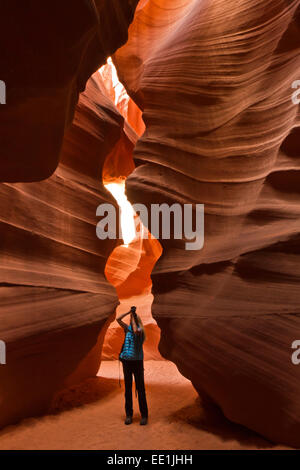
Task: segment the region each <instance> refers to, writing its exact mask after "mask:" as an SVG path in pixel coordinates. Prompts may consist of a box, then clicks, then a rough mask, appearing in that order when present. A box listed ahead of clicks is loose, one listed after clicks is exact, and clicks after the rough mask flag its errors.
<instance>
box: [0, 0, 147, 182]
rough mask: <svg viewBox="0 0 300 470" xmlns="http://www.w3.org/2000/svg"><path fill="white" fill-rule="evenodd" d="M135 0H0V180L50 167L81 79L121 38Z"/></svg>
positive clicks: (42, 174) (28, 176) (47, 171)
mask: <svg viewBox="0 0 300 470" xmlns="http://www.w3.org/2000/svg"><path fill="white" fill-rule="evenodd" d="M137 3H138V0H67V1H63V2H62V1H60V0H52V1H51V2H46V5H45V2H41V1H39V0H25V1H23V2H19V0H2V2H1V18H2V27H1V31H0V43H1V60H0V80H3V81H5V84H6V89H7V99H6V102H7V104H6V105H5V106H1V109H0V122H1V130H0V181H7V182H20V181H40V180H43V179H45V178H48V177H49V176H50V175H52V173H53V172H54V171H55V169H56V167H57V165H58V162H59V159H60V152H61V148H62V143H63V138H64V132H65V130H66V129H67V128H68V127H69V126H70V124H71V122H72V119H73V116H74V111H75V106H76V103H77V101H78V97H79V93H80V92H82V91H83V90H84V88H85V85H86V82H87V80H88V78H89V77H90V76H91V75H92V73H94V72H95V71H96V70H97V69H98V68H99V67H100V66H101V65H102V64H104V63H105V62H106V58H107V57H108V56H110V55H111V54H112V53H113V52H114V51H115V50H116V49H117V48H118V47H120V46H121V45H122V44H124V43H125V42H126V40H127V30H128V26H129V24H130V22H131V21H132V19H133V14H134V11H135V7H136V5H137Z"/></svg>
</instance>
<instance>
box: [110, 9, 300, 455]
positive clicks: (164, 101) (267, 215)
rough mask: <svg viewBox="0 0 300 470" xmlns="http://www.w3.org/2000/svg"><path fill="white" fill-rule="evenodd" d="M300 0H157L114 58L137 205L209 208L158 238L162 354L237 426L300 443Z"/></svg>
mask: <svg viewBox="0 0 300 470" xmlns="http://www.w3.org/2000/svg"><path fill="white" fill-rule="evenodd" d="M299 7H300V1H299V0H292V1H285V0H256V1H255V2H252V1H249V0H241V1H240V2H236V1H235V0H226V1H224V0H213V1H212V0H204V1H201V2H200V1H197V0H155V1H154V0H153V1H152V0H148V1H146V2H143V4H141V5H140V8H139V10H138V11H137V14H136V16H135V20H134V22H133V24H132V25H131V27H130V29H129V41H128V42H127V44H126V45H125V46H124V47H123V48H121V49H120V50H119V51H117V53H116V54H115V55H114V62H115V64H116V66H117V70H118V73H119V77H120V79H121V81H122V82H123V83H124V84H125V86H126V89H127V91H128V93H129V94H130V95H131V97H132V98H133V99H134V100H135V101H136V103H137V104H138V105H139V106H140V108H141V109H143V111H144V113H143V119H144V122H145V124H146V132H145V133H144V135H143V136H142V137H141V138H140V139H139V141H138V143H137V146H136V149H135V154H134V155H135V158H136V160H137V162H138V163H139V167H138V168H137V169H136V170H135V171H134V173H133V174H132V175H131V176H130V177H129V178H128V180H127V190H128V194H129V197H130V200H131V201H132V202H137V203H146V204H148V205H150V203H154V202H155V203H165V202H169V203H173V202H178V203H182V204H183V203H193V204H196V203H203V204H205V244H204V248H203V249H202V250H200V251H186V250H185V245H184V242H185V241H184V240H182V241H180V240H174V241H168V240H160V242H161V244H162V246H163V256H162V258H161V259H160V261H159V262H158V264H157V265H156V268H155V271H154V276H153V293H154V295H155V300H154V307H153V313H154V318H155V319H156V320H157V322H158V325H159V326H160V328H161V330H162V337H161V342H160V351H161V353H162V354H163V355H164V356H165V357H166V358H167V359H170V360H172V361H174V362H175V363H176V364H177V366H178V367H179V369H180V371H181V372H182V373H183V374H184V375H185V376H186V377H188V378H189V379H191V381H192V382H193V384H194V386H195V387H196V389H197V390H198V391H199V392H200V393H202V394H204V395H206V396H207V397H209V398H210V399H212V400H213V401H214V402H215V403H217V404H218V405H219V406H220V407H221V408H222V410H223V412H224V414H225V415H226V416H227V417H228V418H229V419H231V420H233V421H235V422H237V423H240V424H243V425H245V426H247V427H249V428H251V429H253V430H255V431H257V432H258V433H261V434H262V435H264V436H266V437H267V438H269V439H270V440H273V441H277V442H284V443H287V444H289V445H294V446H298V447H299V446H300V440H299V439H300V438H299V436H300V399H299V390H300V366H299V367H296V366H295V365H293V364H292V362H291V343H292V341H293V340H295V339H299V338H298V337H299V334H300V333H299V331H300V310H299V300H300V294H299V277H300V270H299V266H300V263H299V242H300V236H299V229H300V222H299V217H300V194H299V188H300V184H299V183H300V171H299V170H300V160H299V158H297V157H299V156H300V155H299V154H300V148H299V141H298V137H299V132H298V129H299V122H300V120H299V107H298V106H295V105H294V104H293V102H292V100H291V96H292V92H293V90H292V83H293V81H295V80H296V79H299V78H300V34H299V33H300V21H299V17H300V16H299Z"/></svg>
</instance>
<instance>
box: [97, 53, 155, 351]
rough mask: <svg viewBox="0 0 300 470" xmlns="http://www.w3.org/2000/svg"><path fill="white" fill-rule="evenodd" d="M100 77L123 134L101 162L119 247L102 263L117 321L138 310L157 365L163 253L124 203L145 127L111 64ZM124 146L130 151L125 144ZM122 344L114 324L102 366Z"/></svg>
mask: <svg viewBox="0 0 300 470" xmlns="http://www.w3.org/2000/svg"><path fill="white" fill-rule="evenodd" d="M99 73H100V75H101V77H102V80H103V83H104V86H105V90H106V93H107V96H108V97H109V98H110V99H111V100H112V101H113V103H114V105H115V106H116V108H117V109H118V111H119V112H120V113H121V115H122V116H123V118H124V129H123V130H124V134H122V136H121V139H120V140H119V141H118V142H117V144H116V145H115V147H114V148H113V149H112V151H111V152H110V154H109V155H108V156H107V157H106V160H105V162H104V165H103V170H102V181H103V185H104V187H105V188H106V189H107V191H109V192H110V193H111V195H112V196H113V198H114V200H115V201H116V202H117V206H118V209H119V210H117V212H118V213H119V217H118V220H119V227H117V230H116V235H117V236H119V241H118V243H117V246H116V247H115V249H114V250H113V251H112V253H111V254H110V256H109V258H108V260H107V263H106V267H105V276H106V278H107V280H108V281H109V282H110V283H111V284H112V285H113V286H114V287H115V288H116V291H117V294H118V297H119V301H120V305H119V306H118V308H117V315H119V314H122V313H125V312H128V311H129V310H130V307H131V306H132V305H135V306H136V307H137V311H138V314H139V315H140V316H141V318H142V321H143V324H144V328H145V332H146V341H145V344H144V348H145V359H161V360H162V359H163V358H162V357H161V355H160V353H159V352H158V343H159V338H160V330H159V328H158V326H157V323H156V322H155V320H154V319H153V317H152V314H151V305H152V302H153V296H152V293H151V288H152V281H151V272H152V270H153V268H154V266H155V263H156V262H157V260H158V259H159V258H160V256H161V254H162V248H161V245H160V243H159V242H158V240H156V239H155V238H154V237H153V236H152V235H151V233H150V232H149V231H148V230H147V228H146V227H145V226H144V225H143V223H142V221H141V220H140V218H139V215H138V214H137V213H136V212H135V211H134V209H133V207H132V205H131V203H130V202H129V201H128V199H127V196H126V186H125V183H126V178H127V176H129V175H130V174H131V173H132V172H133V171H134V168H135V164H134V161H133V150H134V144H135V143H136V141H137V140H138V138H139V137H140V136H141V135H142V133H143V132H144V130H145V126H144V123H143V120H142V113H141V110H140V109H139V108H138V107H137V106H136V105H135V103H134V102H133V101H132V100H131V98H130V97H129V96H128V94H127V92H126V90H125V88H124V87H123V85H122V84H121V83H120V81H119V79H118V75H117V71H116V69H115V66H114V64H113V62H112V59H111V58H109V59H108V61H107V64H106V65H104V66H103V67H101V69H100V70H99ZM132 110H133V111H134V112H132ZM128 140H129V142H130V143H132V145H130V144H128ZM108 221H109V219H108ZM122 341H123V330H121V328H120V327H119V325H118V324H117V323H116V321H115V322H113V323H112V324H111V325H110V326H109V328H108V330H107V332H106V336H105V339H104V343H103V350H102V360H111V359H117V358H118V354H119V352H120V349H121V345H122Z"/></svg>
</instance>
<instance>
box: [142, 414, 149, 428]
mask: <svg viewBox="0 0 300 470" xmlns="http://www.w3.org/2000/svg"><path fill="white" fill-rule="evenodd" d="M147 423H148V418H147V417H146V416H143V417H142V419H141V421H140V425H141V426H145V424H147Z"/></svg>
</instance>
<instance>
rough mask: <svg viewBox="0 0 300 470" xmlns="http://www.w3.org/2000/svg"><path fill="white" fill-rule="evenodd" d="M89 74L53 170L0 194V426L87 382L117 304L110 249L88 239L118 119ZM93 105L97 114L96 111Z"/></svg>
mask: <svg viewBox="0 0 300 470" xmlns="http://www.w3.org/2000/svg"><path fill="white" fill-rule="evenodd" d="M104 91H105V88H104V84H103V82H102V80H101V77H100V74H99V73H98V72H97V73H96V74H94V75H93V77H92V78H91V79H90V80H89V81H88V84H87V87H86V90H85V92H84V93H82V94H81V96H80V100H79V103H78V105H77V108H76V112H75V117H74V121H73V124H72V126H71V128H70V129H69V130H68V131H67V133H66V135H65V139H64V143H63V149H62V153H61V161H60V164H59V167H58V168H57V170H56V171H55V173H54V174H53V176H51V177H50V178H49V179H47V180H46V181H43V182H36V183H14V184H13V183H3V184H1V185H0V193H1V196H0V199H1V216H0V225H1V229H0V233H1V235H0V243H1V254H0V276H1V284H0V316H1V327H0V338H1V339H2V340H4V341H5V342H6V344H7V363H6V365H5V366H0V378H1V379H0V403H1V405H0V425H1V426H2V425H5V424H7V423H12V422H15V421H17V420H18V419H20V418H22V417H25V416H31V415H33V414H37V413H41V412H45V411H47V409H48V407H49V405H50V403H51V400H52V398H53V397H54V395H55V394H56V392H57V391H58V390H61V389H62V388H64V387H66V386H69V385H70V384H74V383H77V382H79V381H81V380H82V379H84V378H86V377H89V376H95V375H96V374H97V371H98V369H99V364H100V357H101V349H102V343H103V339H104V335H105V331H106V329H107V327H108V325H109V323H110V321H111V320H112V316H113V314H114V311H115V308H116V306H117V304H118V297H117V294H116V291H115V289H114V288H113V287H112V286H111V285H110V284H109V283H108V282H107V281H106V279H105V276H104V269H105V265H106V262H107V258H108V256H109V254H110V253H111V251H112V250H113V248H114V247H115V246H116V243H117V242H116V241H113V240H103V241H100V240H99V239H97V237H96V223H97V218H96V209H97V207H98V205H99V204H100V203H103V202H111V203H113V199H112V197H111V196H110V195H109V193H108V192H107V191H106V190H105V188H104V187H103V185H102V182H101V175H102V169H103V164H104V161H105V159H106V157H107V155H108V154H109V153H110V152H111V150H112V149H113V148H114V147H115V145H116V144H117V142H118V141H119V139H123V125H124V119H123V117H122V116H121V115H120V114H119V113H118V111H117V109H116V108H115V107H114V105H113V103H112V102H111V101H110V99H108V98H107V97H106V96H105V94H104ZM99 103H101V106H100V105H99Z"/></svg>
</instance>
